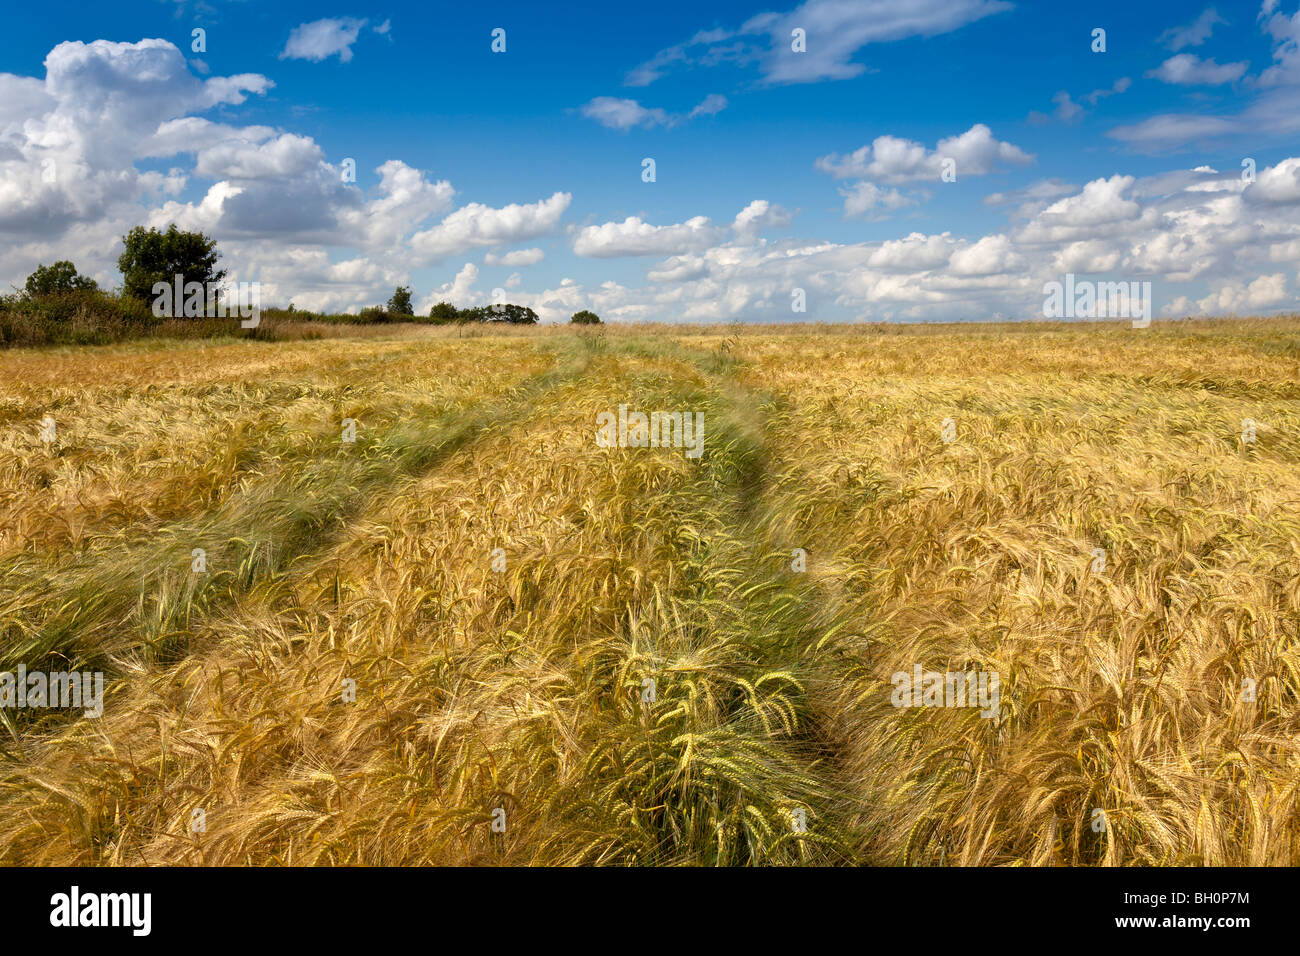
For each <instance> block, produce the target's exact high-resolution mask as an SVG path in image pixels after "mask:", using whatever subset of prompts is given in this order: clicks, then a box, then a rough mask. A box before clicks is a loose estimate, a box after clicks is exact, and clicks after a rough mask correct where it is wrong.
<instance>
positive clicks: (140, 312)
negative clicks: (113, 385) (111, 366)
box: [0, 290, 160, 348]
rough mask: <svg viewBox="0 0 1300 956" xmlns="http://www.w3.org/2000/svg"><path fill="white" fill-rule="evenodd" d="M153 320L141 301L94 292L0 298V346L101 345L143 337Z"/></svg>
mask: <svg viewBox="0 0 1300 956" xmlns="http://www.w3.org/2000/svg"><path fill="white" fill-rule="evenodd" d="M159 321H160V320H158V319H156V318H154V316H153V313H152V312H151V311H150V310H149V307H148V306H147V305H146V304H144V303H143V302H140V301H139V300H136V299H129V298H125V297H119V296H113V295H107V294H105V293H103V292H100V291H98V290H82V291H76V292H63V293H56V294H54V295H42V296H37V297H35V298H28V297H25V296H0V347H4V348H8V347H12V346H15V345H103V344H107V343H109V342H119V341H121V340H123V339H128V338H136V337H138V336H142V335H148V334H149V333H150V332H151V331H153V330H155V329H156V328H157V326H158V324H159Z"/></svg>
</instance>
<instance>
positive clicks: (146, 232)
mask: <svg viewBox="0 0 1300 956" xmlns="http://www.w3.org/2000/svg"><path fill="white" fill-rule="evenodd" d="M122 243H123V245H124V246H125V247H126V248H125V249H124V250H123V252H122V255H121V256H119V257H118V260H117V267H118V269H120V270H121V272H122V280H123V281H122V293H123V295H126V296H130V297H131V298H135V299H141V300H143V301H148V300H149V299H150V298H152V296H153V287H154V283H156V282H166V283H168V284H169V285H170V284H171V283H172V282H174V281H175V277H176V276H178V275H179V276H181V277H182V281H184V282H201V283H203V284H204V285H205V286H206V285H207V283H210V282H220V281H221V280H222V279H224V278H225V277H226V270H225V269H221V270H218V269H217V260H218V259H220V258H221V253H219V252H217V241H216V240H215V239H210V238H208V237H207V236H205V235H204V234H203V233H201V232H183V231H182V230H180V229H177V228H176V224H175V223H172V224H171V225H170V226H168V227H167V231H166V232H161V231H159V230H158V229H145V228H144V226H136V227H135V228H134V229H132V230H131V231H130V232H128V233H127V234H126V235H125V236H123V237H122Z"/></svg>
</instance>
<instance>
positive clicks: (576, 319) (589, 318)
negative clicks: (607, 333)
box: [569, 309, 601, 325]
mask: <svg viewBox="0 0 1300 956" xmlns="http://www.w3.org/2000/svg"><path fill="white" fill-rule="evenodd" d="M569 324H570V325H600V324H601V321H600V316H598V315H597V314H596V313H595V312H588V311H587V310H586V309H583V310H582V311H581V312H575V313H573V318H571V319H569Z"/></svg>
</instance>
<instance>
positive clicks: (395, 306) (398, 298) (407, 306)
mask: <svg viewBox="0 0 1300 956" xmlns="http://www.w3.org/2000/svg"><path fill="white" fill-rule="evenodd" d="M388 311H389V312H391V313H393V314H394V315H411V316H413V315H415V309H414V308H413V307H412V305H411V287H410V286H408V285H399V286H398V287H397V291H396V292H394V293H393V297H392V298H391V299H389V300H388Z"/></svg>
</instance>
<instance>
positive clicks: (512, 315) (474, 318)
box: [457, 302, 538, 325]
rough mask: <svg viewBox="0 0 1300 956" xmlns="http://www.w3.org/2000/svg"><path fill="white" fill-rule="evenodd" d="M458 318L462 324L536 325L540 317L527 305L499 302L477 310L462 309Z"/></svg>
mask: <svg viewBox="0 0 1300 956" xmlns="http://www.w3.org/2000/svg"><path fill="white" fill-rule="evenodd" d="M457 318H459V319H460V321H462V322H509V323H510V324H511V325H535V324H536V323H537V319H538V315H537V313H536V312H534V311H533V310H532V309H530V308H528V306H526V305H512V304H511V303H508V302H504V303H503V302H498V303H497V304H495V305H482V306H479V307H478V308H476V309H461V311H460V313H459V315H458V316H457Z"/></svg>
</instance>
